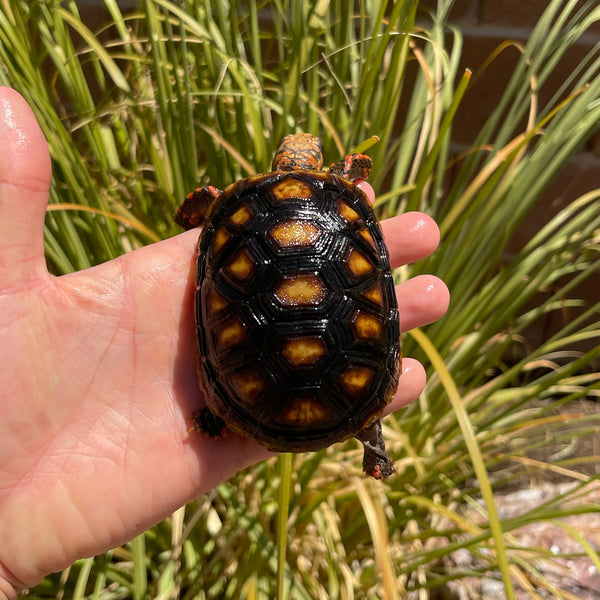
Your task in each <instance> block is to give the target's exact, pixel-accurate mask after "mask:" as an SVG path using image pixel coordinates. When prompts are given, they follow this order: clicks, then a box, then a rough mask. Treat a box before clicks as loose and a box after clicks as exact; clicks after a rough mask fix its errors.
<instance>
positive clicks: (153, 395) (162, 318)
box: [0, 88, 448, 599]
mask: <svg viewBox="0 0 600 600" xmlns="http://www.w3.org/2000/svg"><path fill="white" fill-rule="evenodd" d="M0 152H1V156H2V160H1V162H0V390H1V392H0V393H1V399H0V599H6V598H11V599H13V598H15V597H16V593H17V590H18V589H21V588H25V587H29V586H32V585H35V584H36V583H37V582H39V581H40V579H41V578H42V577H43V576H44V575H45V574H47V573H49V572H53V571H57V570H60V569H62V568H64V567H66V566H67V565H69V564H71V563H72V562H73V561H74V560H75V559H77V558H79V557H82V556H92V555H95V554H98V553H101V552H103V551H105V550H107V549H109V548H112V547H115V546H117V545H119V544H121V543H124V542H125V541H127V540H129V539H131V538H132V537H134V536H135V535H136V534H138V533H140V532H142V531H144V530H145V529H147V528H148V527H150V526H152V525H153V524H155V523H157V522H158V521H159V520H161V519H162V518H164V517H166V516H167V515H169V514H170V513H171V512H172V511H173V510H175V509H176V508H178V507H179V506H181V505H183V504H184V503H186V502H187V501H189V500H191V499H192V498H194V497H196V496H198V495H199V494H201V493H203V492H205V491H206V490H208V489H210V488H212V487H214V486H215V485H217V484H218V483H219V482H221V481H223V480H225V479H227V478H228V477H230V476H231V475H233V474H234V473H235V472H237V471H238V470H240V469H241V468H243V467H245V466H247V465H250V464H252V463H254V462H257V461H259V460H261V459H264V458H266V457H267V456H269V455H270V453H269V452H268V451H267V450H266V449H265V448H262V447H260V446H258V445H257V444H256V443H254V442H253V441H251V440H249V439H246V438H242V437H239V436H236V435H231V436H228V437H227V438H224V439H219V440H215V439H211V438H208V437H206V436H202V435H198V434H194V433H189V434H188V432H187V423H186V418H187V417H189V416H190V415H191V414H192V413H193V412H194V410H195V409H197V408H198V407H199V405H200V404H201V401H202V400H201V393H199V390H198V384H197V379H196V366H195V360H194V357H195V352H196V350H195V346H196V339H195V328H194V327H193V263H194V255H195V252H196V242H197V239H198V230H195V231H189V232H186V233H183V234H181V235H178V236H176V237H174V238H171V239H169V240H166V241H164V242H161V243H158V244H153V245H151V246H148V247H146V248H142V249H140V250H136V251H134V252H130V253H128V254H126V255H124V256H122V257H120V258H118V259H116V260H112V261H109V262H107V263H104V264H102V265H99V266H97V267H94V268H92V269H87V270H85V271H81V272H78V273H73V274H71V275H67V276H64V277H54V276H52V275H50V274H49V273H48V272H47V270H46V264H45V260H44V254H43V252H44V248H43V235H42V234H43V221H44V214H45V211H46V206H47V202H48V191H49V187H50V159H49V155H48V149H47V145H46V142H45V140H44V138H43V135H42V133H41V131H40V129H39V127H38V125H37V123H36V121H35V118H34V116H33V114H32V112H31V110H30V108H29V107H28V106H27V104H26V103H25V101H24V100H23V98H21V96H19V95H18V94H17V93H16V92H14V91H13V90H11V89H8V88H0ZM382 225H383V228H384V232H385V235H386V238H387V241H388V246H389V249H390V255H391V261H392V264H393V266H394V267H397V266H399V265H400V264H403V263H406V262H410V261H414V260H418V259H419V258H422V257H424V256H427V255H428V254H430V253H431V252H432V251H433V250H434V249H435V247H436V246H437V244H438V238H439V233H438V229H437V226H436V225H435V223H434V222H433V221H432V220H431V219H430V218H429V217H427V216H425V215H422V214H420V213H408V214H404V215H400V216H398V217H394V218H392V219H389V220H387V221H385V222H384V223H383V224H382ZM397 292H398V300H399V306H400V313H401V323H402V326H403V329H404V330H408V329H410V328H412V327H416V326H421V325H424V324H426V323H429V322H431V321H434V320H436V319H438V318H439V317H440V316H442V315H443V313H444V312H445V310H446V307H447V304H448V292H447V289H446V287H445V285H444V284H443V283H442V282H441V281H440V280H439V279H437V278H436V277H433V276H421V277H416V278H414V279H412V280H410V281H407V282H405V283H403V284H401V285H400V286H398V288H397ZM402 368H403V374H402V377H401V379H400V387H399V391H398V393H397V395H396V397H395V398H394V400H393V402H392V403H391V404H390V406H389V407H388V410H387V411H386V412H391V411H393V410H396V409H398V408H399V407H401V406H404V405H406V404H407V403H409V402H411V401H412V400H414V399H415V398H417V396H418V395H419V394H420V392H421V391H422V389H423V386H424V384H425V374H424V370H423V367H422V366H421V365H420V364H419V363H418V362H416V361H414V360H411V359H409V358H406V359H404V360H403V364H402Z"/></svg>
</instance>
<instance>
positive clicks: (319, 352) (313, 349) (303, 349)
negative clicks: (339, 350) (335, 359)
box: [282, 336, 325, 367]
mask: <svg viewBox="0 0 600 600" xmlns="http://www.w3.org/2000/svg"><path fill="white" fill-rule="evenodd" d="M282 354H283V356H285V358H286V359H287V360H288V362H289V363H290V364H292V365H293V366H295V367H302V366H306V365H313V364H314V363H316V362H317V361H318V360H319V358H321V356H323V355H324V354H325V342H324V341H323V339H322V338H320V337H319V336H304V337H298V338H293V339H291V340H288V341H287V342H286V343H285V345H284V346H283V350H282Z"/></svg>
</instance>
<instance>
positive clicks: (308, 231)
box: [269, 219, 320, 248]
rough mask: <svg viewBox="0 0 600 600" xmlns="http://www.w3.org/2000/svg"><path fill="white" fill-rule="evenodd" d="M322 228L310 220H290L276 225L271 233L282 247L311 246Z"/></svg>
mask: <svg viewBox="0 0 600 600" xmlns="http://www.w3.org/2000/svg"><path fill="white" fill-rule="evenodd" d="M319 233H320V230H319V228H318V227H317V226H316V225H313V224H312V223H309V222H308V221H300V220H297V219H295V220H290V221H283V222H282V223H278V224H277V225H275V226H274V227H273V228H272V229H271V231H270V232H269V235H270V236H271V238H272V239H273V240H274V241H275V242H276V243H277V245H278V246H280V247H281V248H289V247H292V246H310V245H311V244H313V243H314V242H315V240H316V239H317V237H318V236H319Z"/></svg>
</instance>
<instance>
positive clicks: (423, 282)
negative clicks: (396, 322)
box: [396, 275, 450, 331]
mask: <svg viewBox="0 0 600 600" xmlns="http://www.w3.org/2000/svg"><path fill="white" fill-rule="evenodd" d="M396 296H397V297H398V310H399V312H400V329H401V330H402V331H409V330H410V329H414V328H415V327H423V325H428V324H429V323H433V322H434V321H437V320H438V319H440V318H441V317H443V316H444V313H445V312H446V310H447V309H448V304H449V303H450V293H449V292H448V288H447V287H446V284H445V283H444V282H443V281H442V280H441V279H439V278H438V277H436V276H435V275H418V276H417V277H413V278H412V279H409V280H407V281H404V282H402V283H401V284H399V285H397V286H396Z"/></svg>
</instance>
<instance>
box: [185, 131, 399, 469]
mask: <svg viewBox="0 0 600 600" xmlns="http://www.w3.org/2000/svg"><path fill="white" fill-rule="evenodd" d="M322 166H323V157H322V142H321V140H320V139H319V138H318V137H316V136H314V135H311V134H308V133H297V134H291V135H288V136H286V137H285V138H283V140H282V142H281V144H280V146H279V149H278V150H277V153H276V155H275V158H274V160H273V164H272V170H271V172H268V173H263V174H259V175H253V176H251V177H247V178H246V179H242V180H240V181H236V182H235V183H232V184H231V185H229V186H228V187H227V188H225V190H223V191H220V190H219V189H217V188H215V187H213V186H206V187H201V188H198V189H196V190H195V191H193V192H192V193H190V194H189V195H188V196H187V198H186V199H185V200H184V202H183V203H182V204H181V206H180V207H179V208H178V209H177V212H176V214H175V221H176V222H177V223H178V224H179V225H181V226H182V227H183V228H184V229H191V228H193V227H196V226H200V225H203V229H202V232H201V235H200V239H199V243H198V256H197V262H196V279H195V283H196V291H195V318H196V330H197V339H198V348H199V365H198V371H199V379H200V380H201V384H202V389H204V390H205V393H206V395H207V398H206V402H207V405H206V407H205V408H204V409H201V410H198V411H196V412H195V413H194V425H193V426H192V429H196V430H199V431H202V432H205V433H207V434H208V435H210V436H213V437H218V436H220V435H221V434H222V432H223V431H224V430H225V429H227V430H231V431H234V432H236V433H238V434H242V435H245V436H247V437H250V438H252V439H254V440H256V441H257V442H259V443H260V444H262V445H264V446H266V447H267V448H269V449H270V450H273V451H278V452H305V451H315V450H321V449H323V448H325V447H327V446H329V445H330V444H333V443H334V442H340V441H343V440H346V439H348V438H351V437H356V438H357V439H359V440H360V441H361V442H362V444H363V446H364V458H363V469H364V471H365V472H366V473H367V474H368V475H371V476H373V477H375V478H377V479H380V478H383V477H387V476H388V475H390V474H391V473H392V472H393V470H394V467H393V461H392V460H391V459H390V458H389V456H388V455H387V453H386V450H385V443H384V440H383V435H382V431H381V422H380V417H381V413H382V411H383V409H384V408H385V406H386V405H387V404H388V403H389V402H390V400H391V398H392V396H393V395H394V393H395V391H396V389H397V387H398V379H399V373H400V362H401V350H400V326H399V317H398V307H397V300H396V295H395V291H394V283H393V279H392V273H391V268H390V262H389V256H388V250H387V248H386V245H385V243H384V240H383V235H382V232H381V228H380V226H379V223H378V221H377V218H376V216H375V213H374V211H373V209H372V207H371V205H370V203H369V201H368V199H367V197H366V195H365V194H364V192H363V191H362V190H360V188H359V187H357V185H356V184H355V183H354V182H355V181H356V180H357V179H365V178H366V177H367V176H368V175H369V172H370V170H371V166H372V161H371V159H370V158H369V157H368V156H366V155H363V154H352V155H349V156H346V157H345V158H344V159H342V160H340V161H339V162H337V163H334V164H333V165H331V167H330V168H329V170H326V171H324V170H322Z"/></svg>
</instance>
